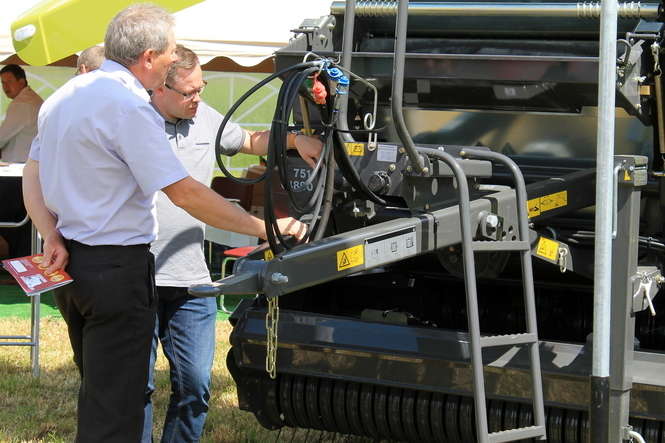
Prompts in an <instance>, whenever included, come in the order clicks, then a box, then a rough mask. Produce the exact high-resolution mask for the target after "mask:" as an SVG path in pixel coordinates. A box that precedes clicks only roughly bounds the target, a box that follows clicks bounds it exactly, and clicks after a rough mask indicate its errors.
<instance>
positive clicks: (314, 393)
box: [305, 377, 325, 430]
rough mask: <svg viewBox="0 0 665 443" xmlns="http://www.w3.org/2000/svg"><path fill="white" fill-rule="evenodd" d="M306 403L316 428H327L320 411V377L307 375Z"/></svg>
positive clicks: (313, 425)
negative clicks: (324, 425)
mask: <svg viewBox="0 0 665 443" xmlns="http://www.w3.org/2000/svg"><path fill="white" fill-rule="evenodd" d="M305 404H306V407H307V416H308V417H309V422H310V425H311V426H312V428H314V429H320V430H323V429H325V428H324V427H323V421H322V420H321V413H320V412H319V379H318V378H316V377H307V384H306V387H305Z"/></svg>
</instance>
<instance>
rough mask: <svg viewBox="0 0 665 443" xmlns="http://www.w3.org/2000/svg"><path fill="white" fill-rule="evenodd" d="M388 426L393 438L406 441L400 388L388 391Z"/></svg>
mask: <svg viewBox="0 0 665 443" xmlns="http://www.w3.org/2000/svg"><path fill="white" fill-rule="evenodd" d="M388 424H389V425H390V434H391V435H392V437H391V438H393V439H394V440H399V441H404V440H406V435H405V434H404V429H403V428H402V390H401V389H399V388H390V390H389V391H388Z"/></svg>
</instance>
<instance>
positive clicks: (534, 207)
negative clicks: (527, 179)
mask: <svg viewBox="0 0 665 443" xmlns="http://www.w3.org/2000/svg"><path fill="white" fill-rule="evenodd" d="M526 204H527V210H528V211H529V217H530V218H531V217H536V216H538V215H540V214H542V213H543V212H545V211H551V210H552V209H556V208H561V207H563V206H566V205H567V204H568V191H561V192H556V193H554V194H548V195H544V196H542V197H538V198H532V199H531V200H529V201H527V202H526Z"/></svg>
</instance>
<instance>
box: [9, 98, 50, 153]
mask: <svg viewBox="0 0 665 443" xmlns="http://www.w3.org/2000/svg"><path fill="white" fill-rule="evenodd" d="M43 102H44V100H42V98H41V97H40V96H39V95H37V93H36V92H35V91H33V90H32V89H30V87H29V86H26V87H25V88H23V89H21V92H19V93H18V95H17V96H16V97H14V100H12V102H11V103H10V104H9V106H8V107H7V114H6V115H5V120H4V121H3V122H2V124H0V158H1V159H2V160H3V161H6V162H12V163H25V161H26V160H27V159H28V152H30V144H31V143H32V139H34V138H35V135H37V114H38V113H39V107H40V106H41V105H42V103H43Z"/></svg>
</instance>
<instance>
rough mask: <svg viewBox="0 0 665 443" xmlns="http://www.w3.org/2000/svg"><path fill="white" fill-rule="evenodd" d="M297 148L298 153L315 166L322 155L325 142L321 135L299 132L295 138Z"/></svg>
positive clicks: (311, 165)
mask: <svg viewBox="0 0 665 443" xmlns="http://www.w3.org/2000/svg"><path fill="white" fill-rule="evenodd" d="M295 145H296V149H297V150H298V154H300V156H301V157H302V159H303V160H305V163H307V164H308V165H309V166H310V167H311V168H314V166H315V165H316V161H317V160H318V159H319V157H320V156H321V150H322V149H323V143H321V140H320V139H319V137H310V136H307V135H302V134H297V135H296V138H295Z"/></svg>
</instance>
